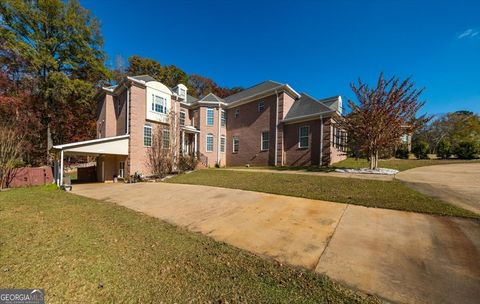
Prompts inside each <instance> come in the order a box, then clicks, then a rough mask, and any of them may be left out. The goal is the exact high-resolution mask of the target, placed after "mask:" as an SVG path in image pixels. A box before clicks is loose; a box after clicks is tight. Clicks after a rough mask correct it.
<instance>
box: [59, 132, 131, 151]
mask: <svg viewBox="0 0 480 304" xmlns="http://www.w3.org/2000/svg"><path fill="white" fill-rule="evenodd" d="M129 137H130V135H129V134H125V135H120V136H112V137H104V138H97V139H91V140H85V141H79V142H74V143H69V144H63V145H56V146H53V147H52V149H55V150H64V149H66V148H73V147H77V146H84V145H89V144H98V143H103V142H109V141H114V140H119V139H125V138H129Z"/></svg>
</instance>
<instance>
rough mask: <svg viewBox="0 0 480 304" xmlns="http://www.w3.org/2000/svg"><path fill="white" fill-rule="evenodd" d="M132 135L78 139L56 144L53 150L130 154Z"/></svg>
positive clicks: (78, 152) (77, 152)
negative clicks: (129, 140)
mask: <svg viewBox="0 0 480 304" xmlns="http://www.w3.org/2000/svg"><path fill="white" fill-rule="evenodd" d="M129 138H130V135H128V134H126V135H120V136H113V137H105V138H98V139H92V140H85V141H78V142H74V143H69V144H63V145H56V146H53V147H52V150H56V151H63V152H69V153H72V154H114V155H128V139H129Z"/></svg>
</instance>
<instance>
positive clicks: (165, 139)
mask: <svg viewBox="0 0 480 304" xmlns="http://www.w3.org/2000/svg"><path fill="white" fill-rule="evenodd" d="M162 148H164V149H169V148H170V130H168V129H165V130H163V131H162Z"/></svg>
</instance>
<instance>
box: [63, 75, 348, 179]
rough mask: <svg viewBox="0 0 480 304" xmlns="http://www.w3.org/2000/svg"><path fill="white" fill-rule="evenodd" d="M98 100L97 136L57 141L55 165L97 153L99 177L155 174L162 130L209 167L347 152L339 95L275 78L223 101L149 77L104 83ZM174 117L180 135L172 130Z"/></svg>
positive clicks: (314, 161) (318, 158)
mask: <svg viewBox="0 0 480 304" xmlns="http://www.w3.org/2000/svg"><path fill="white" fill-rule="evenodd" d="M97 98H98V105H97V113H98V114H97V139H94V140H89V141H84V142H77V143H71V144H65V145H57V146H54V147H53V150H54V151H55V152H56V153H57V154H58V155H59V164H58V166H57V167H58V170H56V171H62V170H61V168H63V157H64V155H65V154H73V155H74V154H82V155H93V156H96V157H97V180H98V181H106V180H111V179H113V177H114V176H120V177H124V176H130V175H132V174H134V173H135V172H138V173H141V174H143V175H149V174H150V173H151V172H150V170H149V166H148V165H147V155H148V151H149V149H150V146H151V145H152V138H153V135H154V134H156V132H163V133H162V136H163V137H162V138H163V139H164V140H165V141H167V140H169V141H171V140H176V139H178V140H179V144H178V146H179V150H180V151H179V153H196V154H197V155H199V158H200V160H201V162H202V163H203V164H204V165H205V166H208V167H211V166H215V165H216V164H218V165H220V166H244V165H247V164H248V165H275V166H307V165H319V164H322V165H329V164H331V163H334V162H337V161H340V160H342V159H344V158H345V157H346V154H345V150H344V147H343V142H344V141H345V136H346V135H345V133H344V132H342V131H341V130H339V129H337V128H336V127H335V121H334V117H335V115H341V114H342V99H341V97H340V96H335V97H330V98H326V99H321V100H317V99H315V98H313V97H311V96H309V95H308V94H306V93H302V94H299V93H297V92H296V91H295V90H294V89H293V88H291V87H290V86H289V85H288V84H282V83H278V82H275V81H270V80H268V81H264V82H262V83H260V84H257V85H254V86H252V87H250V88H247V89H245V90H243V91H241V92H239V93H236V94H233V95H231V96H228V97H226V98H223V99H222V98H220V97H218V96H215V95H214V94H211V93H210V94H208V95H206V96H204V97H202V98H200V99H198V98H195V97H192V96H190V95H189V94H188V90H187V87H186V86H185V85H183V84H179V85H177V86H176V87H174V88H169V87H167V86H165V85H163V84H162V83H160V82H158V81H156V80H155V79H154V78H152V77H150V76H148V75H142V76H133V77H126V78H125V79H124V80H123V81H121V82H120V83H119V84H118V85H116V86H111V87H104V88H103V89H102V90H101V92H100V93H99V94H98V96H97ZM172 113H173V115H171V114H172ZM172 123H173V124H178V126H179V128H178V129H179V133H180V134H176V135H177V136H171V134H169V131H168V129H167V128H165V127H166V126H169V125H170V124H172ZM57 176H59V174H57ZM61 178H62V177H61V176H59V177H58V178H57V182H58V183H60V182H61V181H60V179H61Z"/></svg>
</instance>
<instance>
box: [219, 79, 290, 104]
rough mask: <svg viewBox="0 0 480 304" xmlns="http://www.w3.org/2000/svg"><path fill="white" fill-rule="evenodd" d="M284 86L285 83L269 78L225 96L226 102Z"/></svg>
mask: <svg viewBox="0 0 480 304" xmlns="http://www.w3.org/2000/svg"><path fill="white" fill-rule="evenodd" d="M282 86H284V84H283V83H279V82H276V81H272V80H267V81H264V82H262V83H259V84H256V85H254V86H252V87H249V88H248V89H245V90H243V91H240V92H238V93H235V94H233V95H230V96H228V97H225V102H226V103H232V102H235V101H237V100H240V99H244V98H248V97H250V96H254V95H257V94H260V93H262V92H265V91H269V90H273V89H275V88H280V87H282Z"/></svg>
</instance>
